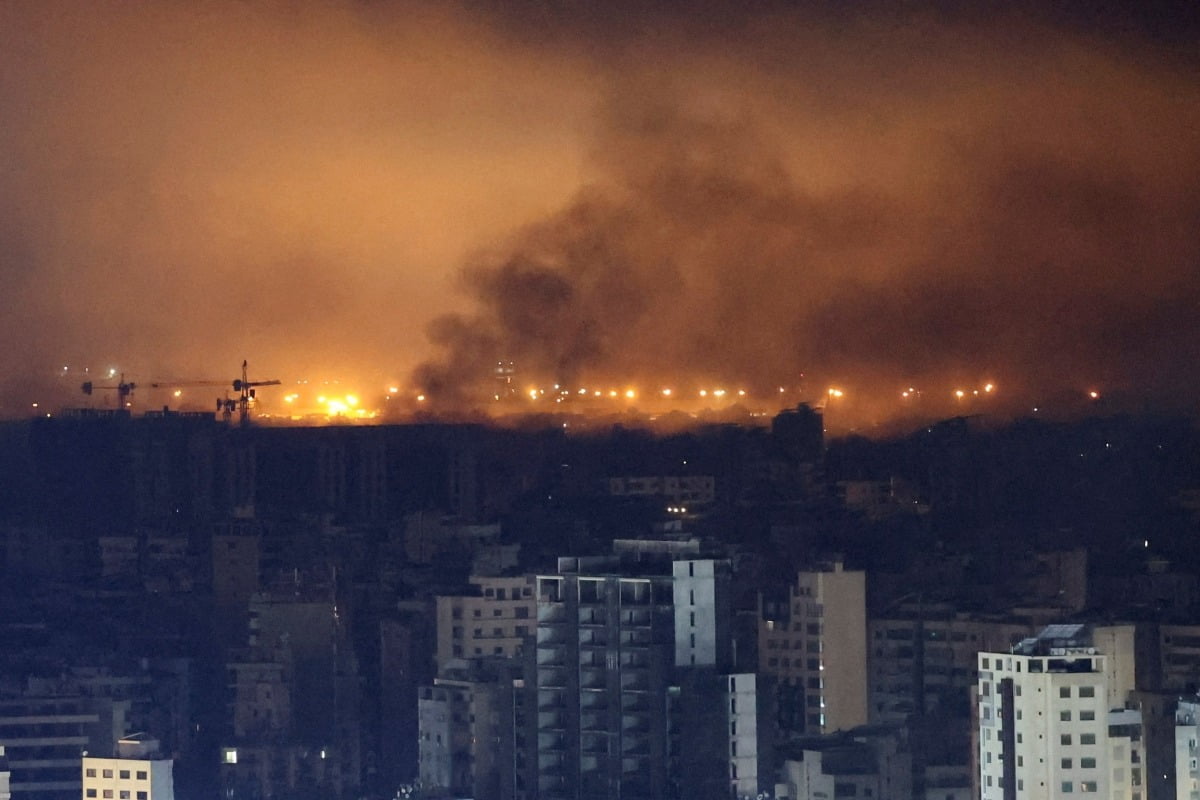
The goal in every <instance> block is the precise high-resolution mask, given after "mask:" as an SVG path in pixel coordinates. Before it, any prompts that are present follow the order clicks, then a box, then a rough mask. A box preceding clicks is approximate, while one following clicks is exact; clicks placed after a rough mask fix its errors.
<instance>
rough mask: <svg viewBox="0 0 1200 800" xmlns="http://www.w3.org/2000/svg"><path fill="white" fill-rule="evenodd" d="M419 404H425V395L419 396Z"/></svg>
mask: <svg viewBox="0 0 1200 800" xmlns="http://www.w3.org/2000/svg"><path fill="white" fill-rule="evenodd" d="M417 402H418V403H424V402H425V395H423V394H419V395H417Z"/></svg>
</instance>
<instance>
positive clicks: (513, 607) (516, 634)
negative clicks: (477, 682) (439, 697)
mask: <svg viewBox="0 0 1200 800" xmlns="http://www.w3.org/2000/svg"><path fill="white" fill-rule="evenodd" d="M470 582H471V586H472V588H473V589H474V592H472V593H471V594H469V595H450V596H442V597H439V598H437V632H438V638H437V664H438V670H439V672H440V671H441V669H442V668H443V667H444V666H445V665H446V664H448V663H450V661H452V660H453V659H463V658H483V657H485V656H487V657H493V656H500V657H506V658H513V657H516V656H518V655H520V652H521V647H522V645H523V644H524V642H525V641H526V639H528V638H529V637H531V636H532V635H533V630H534V625H535V611H536V608H537V603H536V601H535V600H534V597H533V584H534V581H533V578H531V577H528V576H518V577H515V578H487V577H480V576H475V577H472V578H471V581H470Z"/></svg>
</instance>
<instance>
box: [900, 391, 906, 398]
mask: <svg viewBox="0 0 1200 800" xmlns="http://www.w3.org/2000/svg"><path fill="white" fill-rule="evenodd" d="M900 396H901V397H908V392H901V393H900Z"/></svg>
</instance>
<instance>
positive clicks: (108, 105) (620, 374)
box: [0, 0, 1200, 414]
mask: <svg viewBox="0 0 1200 800" xmlns="http://www.w3.org/2000/svg"><path fill="white" fill-rule="evenodd" d="M684 5H686V8H684V7H680V6H678V5H675V4H670V3H663V4H658V5H649V4H643V3H639V4H629V5H628V6H627V7H625V8H624V9H623V10H622V9H621V8H619V7H616V6H614V7H612V13H605V12H600V11H597V10H596V8H599V7H595V8H593V7H591V6H588V7H586V8H585V7H583V6H579V5H578V4H560V3H541V4H528V5H517V4H501V3H496V4H493V5H489V4H486V3H469V4H463V5H461V6H458V7H447V6H443V5H437V4H423V3H366V2H362V3H359V2H345V3H315V2H314V3H307V2H298V3H294V2H293V3H285V2H280V3H267V4H246V3H240V2H233V1H232V0H229V1H228V2H226V1H225V0H221V1H220V2H209V3H197V4H183V5H180V4H174V5H161V4H160V5H156V6H138V7H134V6H131V5H129V4H115V3H114V4H78V3H61V4H56V3H38V4H9V5H7V6H4V7H3V8H2V9H0V106H2V107H3V108H4V109H5V110H6V111H5V113H4V114H3V115H0V311H2V312H3V313H2V315H0V337H2V338H3V340H4V341H5V342H6V343H7V347H5V348H4V349H3V351H2V352H0V395H3V396H4V397H6V398H8V408H7V409H6V410H5V411H4V412H2V413H11V409H12V408H14V407H21V406H20V404H21V402H24V401H25V400H27V399H28V398H29V396H30V394H31V392H32V391H33V390H32V389H31V384H32V383H35V382H36V381H38V380H41V379H42V377H43V376H48V375H50V374H52V372H53V371H54V370H55V369H58V368H59V367H58V366H57V365H59V364H70V365H72V366H75V365H78V364H90V365H92V366H93V367H95V366H102V365H107V364H112V363H116V364H118V365H119V366H120V367H121V368H122V369H125V370H127V371H128V372H129V373H130V374H131V376H134V377H137V378H139V379H141V380H143V381H144V380H146V379H148V378H152V377H155V376H162V375H164V374H167V375H172V376H205V377H207V376H213V377H226V376H228V374H229V373H230V372H231V371H232V367H234V366H236V364H237V363H238V362H239V361H240V360H241V359H242V358H243V357H245V358H250V360H251V363H252V367H254V368H255V371H256V372H257V373H258V374H260V375H262V376H264V377H265V376H268V375H269V376H270V377H282V378H285V379H288V378H293V377H320V376H323V375H329V376H331V377H340V378H342V379H343V380H347V379H354V380H359V381H360V382H362V383H364V384H371V382H377V383H380V384H381V385H382V381H383V380H384V379H385V378H386V379H387V380H389V381H392V380H396V379H398V378H399V376H401V375H403V374H404V373H405V372H407V371H408V370H409V369H410V368H412V367H413V365H417V364H420V366H419V367H418V368H417V369H416V371H415V372H414V373H413V377H412V380H411V381H410V387H409V388H411V389H413V390H416V389H423V390H426V391H428V392H429V393H430V396H431V398H433V399H434V400H435V401H436V402H437V403H442V404H447V405H449V404H451V403H453V402H458V403H459V404H461V405H467V406H469V405H473V404H476V403H478V402H479V401H480V399H481V398H483V397H484V396H485V395H486V392H487V390H488V374H489V371H490V368H491V367H492V366H493V364H494V362H495V361H496V360H498V359H506V360H512V361H514V362H516V363H517V365H518V369H519V371H520V373H521V374H522V375H523V376H529V377H530V379H531V380H532V379H534V378H538V379H545V380H555V379H558V380H565V381H574V380H581V381H582V380H588V381H593V380H595V381H610V380H611V381H636V382H646V383H647V384H650V383H654V382H658V381H663V382H680V383H682V382H685V381H694V382H697V383H699V382H703V381H710V380H722V381H744V382H746V383H747V385H757V386H774V385H776V384H782V383H788V384H789V385H791V384H792V383H794V382H795V381H796V380H797V379H798V378H797V376H798V375H799V373H801V372H803V373H804V374H805V375H806V379H807V380H808V381H809V382H810V384H811V386H812V387H813V388H814V390H817V389H823V387H824V386H826V385H829V384H830V383H835V382H836V383H838V384H845V385H846V386H847V387H854V388H855V389H856V392H855V396H856V397H864V396H868V395H876V394H877V395H878V397H879V398H880V400H879V403H878V405H879V407H880V410H879V411H878V412H875V413H877V414H887V413H890V412H889V411H888V409H889V408H890V407H891V406H894V405H895V403H894V400H895V398H894V397H893V395H894V394H895V391H894V390H895V388H896V387H897V386H899V385H901V384H902V383H903V384H907V383H909V382H920V383H921V384H922V386H923V387H931V388H930V389H929V391H930V392H933V391H935V388H932V387H936V391H937V392H943V393H944V389H945V387H949V386H952V385H956V384H957V383H959V382H963V383H964V385H967V384H968V383H969V384H970V385H975V384H977V383H978V382H979V381H981V380H984V379H990V380H996V381H997V382H998V383H1000V384H1001V386H1002V387H1004V389H1005V390H1006V391H1007V392H1009V393H1010V395H1011V396H1016V395H1017V394H1018V393H1021V394H1030V395H1032V394H1036V393H1039V392H1040V393H1045V392H1050V391H1054V390H1056V389H1058V388H1070V389H1076V388H1078V387H1081V386H1085V385H1100V386H1103V387H1105V388H1109V387H1112V388H1132V387H1137V388H1138V390H1139V391H1140V390H1143V389H1144V390H1146V391H1147V392H1150V393H1152V394H1155V395H1157V396H1164V395H1167V394H1171V393H1178V392H1180V391H1185V392H1190V393H1191V394H1190V396H1192V397H1194V394H1195V390H1196V388H1197V385H1196V384H1197V380H1196V378H1195V377H1194V376H1193V375H1192V374H1190V373H1189V372H1188V365H1189V364H1190V363H1194V362H1195V359H1196V357H1197V356H1198V355H1200V352H1198V351H1200V322H1198V320H1200V313H1198V312H1200V308H1198V301H1200V278H1198V277H1197V276H1198V274H1200V269H1197V266H1198V263H1197V262H1198V260H1200V244H1198V242H1200V240H1197V238H1196V236H1195V233H1194V232H1195V230H1197V222H1200V200H1197V199H1196V198H1197V194H1196V192H1195V191H1194V175H1195V174H1196V173H1197V171H1198V170H1197V167H1198V166H1200V165H1198V161H1200V133H1198V131H1200V96H1198V95H1200V89H1198V88H1197V87H1200V81H1198V80H1197V79H1196V78H1197V75H1196V63H1195V59H1194V55H1190V52H1191V48H1190V43H1191V40H1193V39H1194V36H1193V35H1192V34H1193V33H1194V32H1195V30H1196V29H1197V26H1196V25H1194V24H1193V25H1191V26H1190V27H1189V25H1182V26H1175V27H1174V28H1173V27H1171V26H1170V25H1167V24H1164V23H1163V21H1162V18H1161V17H1156V16H1154V15H1153V14H1149V15H1145V14H1144V13H1143V12H1139V13H1143V16H1137V14H1134V13H1132V12H1129V11H1128V10H1127V9H1124V8H1123V7H1121V6H1119V5H1115V4H1110V5H1109V6H1105V7H1104V8H1103V10H1102V13H1098V14H1096V15H1094V16H1090V17H1089V19H1088V20H1087V21H1086V23H1085V22H1084V21H1081V20H1076V19H1073V18H1072V17H1071V16H1070V15H1069V14H1066V15H1062V14H1060V15H1057V16H1054V15H1050V14H1046V13H1042V12H1040V11H1034V10H1033V9H1035V8H1038V6H1034V5H1030V6H1029V7H1028V8H1026V9H1025V10H1024V11H1020V10H1018V11H1011V10H1004V9H1000V8H993V9H988V10H987V13H986V14H984V13H974V12H970V11H963V10H961V9H959V10H954V9H950V7H949V6H946V5H945V4H943V7H942V9H941V10H939V11H937V12H932V11H923V10H920V9H914V7H912V6H908V7H906V8H905V9H903V10H895V6H894V5H893V4H880V5H879V6H876V7H872V6H861V5H860V6H856V8H855V9H854V10H853V11H846V10H843V9H844V7H843V6H841V5H834V4H829V5H828V6H825V5H816V6H812V7H808V8H797V7H796V6H795V4H791V3H779V4H761V5H756V6H755V7H754V8H753V9H752V10H747V7H746V6H744V5H743V4H715V3H714V4H709V6H707V7H704V6H701V7H697V6H694V5H692V4H684ZM963 8H967V6H965V5H964V7H963ZM1008 8H1009V7H1008V6H1005V9H1008ZM1130 8H1133V7H1132V6H1131V7H1130ZM1138 8H1142V7H1141V6H1138ZM947 9H950V10H947ZM618 12H622V13H618ZM1189 31H1191V32H1192V33H1189ZM1181 40H1187V41H1181ZM422 362H423V363H422ZM72 385H73V382H72ZM848 394H849V393H848ZM12 398H16V399H15V400H13V399H12ZM884 398H886V400H885V399H884Z"/></svg>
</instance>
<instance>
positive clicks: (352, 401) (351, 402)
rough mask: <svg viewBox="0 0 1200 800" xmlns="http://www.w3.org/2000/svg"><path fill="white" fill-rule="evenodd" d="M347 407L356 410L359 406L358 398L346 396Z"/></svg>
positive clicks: (350, 395)
mask: <svg viewBox="0 0 1200 800" xmlns="http://www.w3.org/2000/svg"><path fill="white" fill-rule="evenodd" d="M346 405H348V406H350V407H351V408H354V407H355V406H356V405H358V398H357V397H355V396H354V395H352V394H348V395H346Z"/></svg>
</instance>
